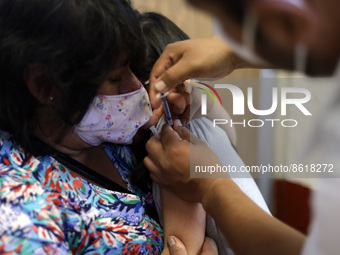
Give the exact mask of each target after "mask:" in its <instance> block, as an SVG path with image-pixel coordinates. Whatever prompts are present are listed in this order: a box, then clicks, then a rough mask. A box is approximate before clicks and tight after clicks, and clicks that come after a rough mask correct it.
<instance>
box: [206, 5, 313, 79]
mask: <svg viewBox="0 0 340 255" xmlns="http://www.w3.org/2000/svg"><path fill="white" fill-rule="evenodd" d="M273 1H280V0H273ZM282 1H286V2H288V3H290V4H292V5H294V6H296V7H298V8H302V6H303V4H302V3H301V1H299V0H297V1H295V0H282ZM212 24H213V32H214V34H215V35H216V36H218V37H220V38H221V39H222V40H224V41H225V42H226V43H227V44H228V45H229V46H230V47H231V48H232V49H233V51H234V52H235V53H236V54H237V55H238V56H240V57H241V58H243V59H244V60H246V61H248V62H250V63H252V64H255V65H259V66H269V64H268V62H267V61H265V60H264V59H262V58H261V57H260V56H258V55H257V54H256V53H255V39H256V38H255V37H256V27H257V19H256V17H255V16H254V15H251V14H249V13H248V14H246V16H245V20H244V22H243V27H242V44H241V43H238V42H236V41H235V40H234V39H233V38H232V37H231V36H230V35H228V33H227V32H225V30H224V28H223V26H222V24H221V23H220V21H219V20H217V19H213V20H212ZM307 53H308V51H307V47H306V46H305V45H304V44H302V43H298V44H297V45H296V46H295V51H294V67H293V69H294V71H295V72H298V73H302V74H305V72H306V63H307Z"/></svg>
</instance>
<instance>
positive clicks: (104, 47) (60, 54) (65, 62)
mask: <svg viewBox="0 0 340 255" xmlns="http://www.w3.org/2000/svg"><path fill="white" fill-rule="evenodd" d="M138 24H139V23H138V20H137V17H136V14H135V12H134V11H133V10H132V8H131V7H130V5H129V3H128V2H127V1H121V0H82V1H77V0H49V1H46V0H1V1H0V66H1V68H0V90H1V93H0V130H5V131H8V132H10V133H11V134H12V136H13V138H14V140H15V141H16V142H17V143H18V144H19V145H20V146H22V147H23V148H24V149H25V150H26V151H28V152H30V153H33V154H37V153H38V154H39V153H43V152H40V151H39V148H38V146H36V145H35V143H34V138H33V137H34V136H33V130H34V128H35V127H36V126H37V124H38V123H37V117H36V116H37V109H38V106H39V102H38V101H37V100H36V98H35V97H34V96H33V95H32V94H31V93H30V91H29V90H28V88H27V85H26V82H25V78H24V70H25V68H26V67H27V66H29V65H30V64H32V63H40V64H42V65H43V66H44V67H45V69H46V70H47V71H46V72H45V73H43V74H41V77H38V79H37V80H38V82H39V84H38V85H39V87H41V89H42V91H45V93H46V95H48V93H49V91H50V90H51V88H52V85H53V86H56V87H57V89H58V92H59V94H58V105H57V106H56V109H55V110H56V111H57V112H58V114H59V118H58V119H57V120H55V126H56V127H59V126H60V124H61V123H65V122H66V123H68V124H69V125H66V126H67V127H65V129H69V128H72V126H73V125H74V124H77V123H78V122H79V121H80V120H81V119H82V117H83V116H84V114H85V113H86V111H87V109H88V107H89V104H90V103H91V101H92V100H93V98H94V96H95V95H96V92H97V90H98V88H99V86H100V85H101V84H102V83H103V82H104V80H105V78H106V76H107V75H108V74H109V72H110V71H112V69H113V68H114V67H115V66H116V65H117V64H118V63H117V60H118V58H119V57H120V56H121V55H122V53H123V52H124V53H128V54H129V57H130V61H131V62H133V63H139V62H141V63H143V59H144V54H145V51H144V49H145V45H144V41H143V39H142V35H141V31H140V28H139V26H138ZM59 97H60V100H59ZM60 135H61V134H60Z"/></svg>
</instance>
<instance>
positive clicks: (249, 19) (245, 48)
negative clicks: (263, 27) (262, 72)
mask: <svg viewBox="0 0 340 255" xmlns="http://www.w3.org/2000/svg"><path fill="white" fill-rule="evenodd" d="M212 22H213V31H214V34H215V35H216V36H218V37H220V38H221V39H222V40H223V41H225V42H226V43H227V44H228V45H229V46H230V47H231V48H232V49H233V51H234V52H235V53H236V54H237V55H239V56H240V57H241V58H243V59H244V60H246V61H249V62H250V63H252V64H255V65H262V66H265V65H268V64H267V62H266V61H265V60H263V59H262V58H261V57H259V56H257V55H256V53H255V51H254V48H255V32H256V26H257V23H256V19H255V18H254V17H253V16H252V15H249V14H248V15H246V18H245V20H244V24H243V33H242V44H240V43H238V42H236V41H235V40H234V39H233V38H231V37H230V36H229V35H228V34H227V33H226V32H225V31H224V28H223V26H222V24H221V23H220V22H219V21H218V20H217V19H213V20H212Z"/></svg>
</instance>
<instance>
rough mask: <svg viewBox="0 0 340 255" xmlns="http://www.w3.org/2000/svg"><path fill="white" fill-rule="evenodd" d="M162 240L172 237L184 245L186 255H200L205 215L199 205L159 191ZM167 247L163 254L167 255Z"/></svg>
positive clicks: (167, 192) (166, 191) (165, 191)
mask: <svg viewBox="0 0 340 255" xmlns="http://www.w3.org/2000/svg"><path fill="white" fill-rule="evenodd" d="M161 192H162V209H163V223H164V224H163V225H164V240H167V238H168V237H169V236H170V235H172V236H176V237H177V238H179V239H180V240H181V241H182V242H183V244H184V245H185V247H186V249H187V251H188V254H200V253H201V248H202V244H203V242H204V237H205V222H206V213H205V211H204V209H203V207H202V205H201V204H198V203H188V202H185V201H184V200H182V199H180V198H178V197H177V196H176V195H174V194H173V193H172V192H170V191H168V190H166V189H161ZM166 246H167V245H165V250H164V252H163V254H168V253H167V252H168V251H167V247H166Z"/></svg>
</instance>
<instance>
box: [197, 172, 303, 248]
mask: <svg viewBox="0 0 340 255" xmlns="http://www.w3.org/2000/svg"><path fill="white" fill-rule="evenodd" d="M226 194H227V195H226ZM203 207H204V209H205V210H206V212H207V213H208V214H210V215H211V216H212V217H213V218H214V219H215V221H216V223H217V225H218V226H219V227H220V229H221V230H222V232H223V234H224V235H225V237H226V239H227V241H228V242H229V244H230V246H231V247H232V249H233V250H234V252H235V253H236V254H238V255H239V254H242V255H243V254H244V255H247V254H263V255H267V254H268V255H272V254H276V255H281V254H282V255H286V254H290V255H294V254H300V253H301V249H302V245H303V242H304V239H305V237H304V236H303V235H302V234H301V233H299V232H298V231H296V230H294V229H292V228H291V227H289V226H287V225H285V224H284V223H282V222H280V221H279V220H277V219H275V218H273V217H271V216H270V215H268V214H267V213H266V212H264V211H263V210H262V209H260V208H259V207H258V206H257V205H256V204H255V203H253V202H252V201H251V200H250V199H249V198H248V197H247V196H246V195H244V194H243V192H242V191H241V190H240V189H239V188H238V187H237V185H236V184H235V183H234V182H233V181H232V180H231V179H220V180H216V181H215V182H214V183H213V184H212V186H211V189H209V190H207V193H206V194H205V195H204V197H203Z"/></svg>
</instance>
